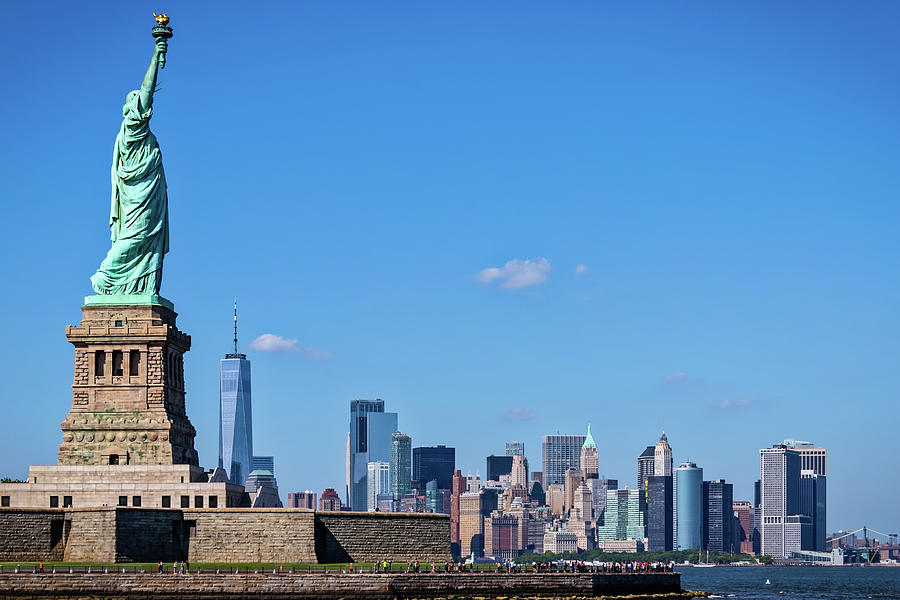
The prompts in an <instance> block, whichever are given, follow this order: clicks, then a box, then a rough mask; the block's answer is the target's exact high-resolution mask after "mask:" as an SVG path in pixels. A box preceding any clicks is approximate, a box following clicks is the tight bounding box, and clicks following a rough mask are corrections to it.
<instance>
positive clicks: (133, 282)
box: [86, 18, 171, 304]
mask: <svg viewBox="0 0 900 600" xmlns="http://www.w3.org/2000/svg"><path fill="white" fill-rule="evenodd" d="M166 22H167V23H168V18H166ZM162 25H163V24H161V26H162ZM158 29H160V27H157V28H155V29H154V37H155V38H156V41H155V42H154V48H153V57H152V58H151V59H150V66H149V67H148V68H147V73H146V75H144V81H143V82H142V83H141V89H139V90H134V91H131V92H128V96H127V97H126V98H125V105H124V106H123V107H122V126H121V127H120V128H119V134H118V135H117V136H116V143H115V147H114V149H113V164H112V172H111V175H112V202H111V206H110V216H109V228H110V238H111V239H112V247H111V248H110V249H109V252H108V253H107V254H106V258H104V259H103V262H102V263H100V268H99V269H97V272H96V273H94V275H93V276H91V286H92V287H93V288H94V291H95V292H97V294H98V295H97V296H94V297H89V298H88V299H86V301H88V302H89V303H91V302H96V303H109V302H110V301H114V300H115V301H117V302H120V303H124V304H129V303H131V304H145V303H149V302H156V301H158V294H159V287H160V284H161V283H162V267H163V258H164V256H165V254H166V253H167V252H168V251H169V208H168V205H169V200H168V194H167V191H166V175H165V172H164V171H163V164H162V154H161V153H160V150H159V144H157V142H156V136H154V135H153V133H152V132H151V131H150V117H151V116H152V114H153V108H152V107H153V92H154V90H155V88H156V77H157V74H158V71H159V68H160V67H162V66H163V65H164V64H165V62H164V61H165V53H166V51H167V49H168V48H167V38H168V37H171V29H169V28H165V29H166V30H167V34H166V35H162V34H160V35H158V32H157V30H158ZM113 296H114V297H115V298H112V297H113Z"/></svg>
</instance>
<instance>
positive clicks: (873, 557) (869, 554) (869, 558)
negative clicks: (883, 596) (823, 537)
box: [829, 525, 900, 563]
mask: <svg viewBox="0 0 900 600" xmlns="http://www.w3.org/2000/svg"><path fill="white" fill-rule="evenodd" d="M859 532H862V534H863V546H862V547H863V548H865V549H866V562H868V563H872V562H876V561H877V559H878V557H879V552H878V551H879V549H880V548H881V543H880V542H879V540H878V538H873V539H872V542H873V543H874V545H873V547H872V548H870V547H869V532H872V533H875V534H878V535H882V536H884V537H885V538H887V543H888V545H889V546H894V545H896V544H897V538H898V537H900V536H898V535H897V534H896V533H884V532H883V531H878V530H877V529H872V528H871V527H867V526H865V525H863V526H862V527H860V528H859V529H856V530H855V531H849V532H847V533H845V534H843V535H839V536H835V537H831V538H829V540H830V542H831V544H832V546H833V545H834V544H835V543H837V544H838V545H840V540H842V539H844V538H847V537H851V536H855V535H856V534H858V533H859Z"/></svg>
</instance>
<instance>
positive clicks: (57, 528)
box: [0, 508, 65, 561]
mask: <svg viewBox="0 0 900 600" xmlns="http://www.w3.org/2000/svg"><path fill="white" fill-rule="evenodd" d="M64 528H65V516H64V514H63V511H62V510H61V509H53V508H50V509H42V508H15V509H9V508H7V509H4V510H2V511H0V561H13V560H31V561H38V560H62V559H63V537H64V535H63V532H64Z"/></svg>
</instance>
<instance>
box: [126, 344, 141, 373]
mask: <svg viewBox="0 0 900 600" xmlns="http://www.w3.org/2000/svg"><path fill="white" fill-rule="evenodd" d="M140 366H141V351H140V350H132V351H131V352H129V353H128V374H129V375H131V376H132V377H136V376H137V374H138V369H139V368H140Z"/></svg>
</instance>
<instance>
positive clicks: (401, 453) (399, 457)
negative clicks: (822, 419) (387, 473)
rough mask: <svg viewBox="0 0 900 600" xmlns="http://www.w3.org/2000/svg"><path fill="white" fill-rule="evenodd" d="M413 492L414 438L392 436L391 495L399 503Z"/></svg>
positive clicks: (401, 434)
mask: <svg viewBox="0 0 900 600" xmlns="http://www.w3.org/2000/svg"><path fill="white" fill-rule="evenodd" d="M411 492H412V438H411V437H409V436H408V435H406V434H405V433H395V434H393V435H392V436H391V495H392V496H393V497H394V501H395V502H399V501H400V500H402V499H403V498H404V497H405V496H408V495H409V494H410V493H411Z"/></svg>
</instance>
